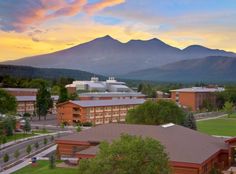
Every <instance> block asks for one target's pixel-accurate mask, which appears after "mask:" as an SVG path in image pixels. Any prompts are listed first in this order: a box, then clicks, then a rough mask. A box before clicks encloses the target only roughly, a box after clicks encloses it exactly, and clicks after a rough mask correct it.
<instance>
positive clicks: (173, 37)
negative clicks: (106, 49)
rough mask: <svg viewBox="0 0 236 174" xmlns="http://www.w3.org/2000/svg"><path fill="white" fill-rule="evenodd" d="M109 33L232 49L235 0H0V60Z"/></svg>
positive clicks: (182, 45) (119, 37) (235, 26)
mask: <svg viewBox="0 0 236 174" xmlns="http://www.w3.org/2000/svg"><path fill="white" fill-rule="evenodd" d="M105 35H110V36H111V37H113V38H115V39H117V40H120V41H121V42H127V41H129V40H131V39H141V40H148V39H151V38H158V39H160V40H162V41H164V42H166V43H167V44H170V45H172V46H175V47H178V48H181V49H182V48H185V47H187V46H189V45H193V44H198V45H203V46H206V47H209V48H216V49H224V50H227V51H234V52H236V1H235V0H0V61H6V60H14V59H17V58H22V57H27V56H32V55H39V54H46V53H50V52H55V51H58V50H62V49H66V48H69V47H72V46H75V45H78V44H81V43H84V42H88V41H90V40H93V39H95V38H97V37H102V36H105Z"/></svg>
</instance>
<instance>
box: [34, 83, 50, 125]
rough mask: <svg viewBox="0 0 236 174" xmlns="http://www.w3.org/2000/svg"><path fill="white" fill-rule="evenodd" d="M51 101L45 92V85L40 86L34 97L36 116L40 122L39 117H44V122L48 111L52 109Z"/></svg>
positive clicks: (48, 93) (48, 94) (46, 91)
mask: <svg viewBox="0 0 236 174" xmlns="http://www.w3.org/2000/svg"><path fill="white" fill-rule="evenodd" d="M52 106H53V101H52V99H51V94H50V92H49V91H48V90H47V88H46V86H45V84H42V85H41V87H40V89H39V91H38V93H37V97H36V108H37V110H36V111H37V114H38V117H39V120H40V117H41V116H44V119H45V120H46V115H47V113H48V110H49V109H50V108H52Z"/></svg>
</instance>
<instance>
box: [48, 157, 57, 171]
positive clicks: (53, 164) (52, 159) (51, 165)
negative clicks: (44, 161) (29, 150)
mask: <svg viewBox="0 0 236 174" xmlns="http://www.w3.org/2000/svg"><path fill="white" fill-rule="evenodd" d="M55 167H56V159H55V156H54V155H53V154H52V155H51V156H50V158H49V168H50V169H54V168H55Z"/></svg>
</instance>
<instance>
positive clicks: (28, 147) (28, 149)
mask: <svg viewBox="0 0 236 174" xmlns="http://www.w3.org/2000/svg"><path fill="white" fill-rule="evenodd" d="M31 150H32V148H31V145H28V146H27V147H26V152H27V153H28V154H30V152H31Z"/></svg>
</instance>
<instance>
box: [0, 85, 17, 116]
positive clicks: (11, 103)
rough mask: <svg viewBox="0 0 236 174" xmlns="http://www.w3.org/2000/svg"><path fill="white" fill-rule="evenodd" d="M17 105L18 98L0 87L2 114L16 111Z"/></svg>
mask: <svg viewBox="0 0 236 174" xmlns="http://www.w3.org/2000/svg"><path fill="white" fill-rule="evenodd" d="M16 106H17V103H16V98H15V97H14V96H12V95H10V94H9V93H7V92H6V91H5V90H3V89H0V114H7V113H15V112H16Z"/></svg>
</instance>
